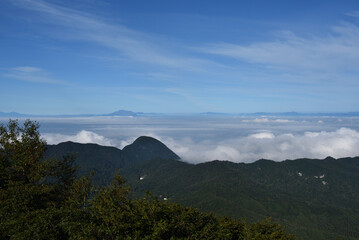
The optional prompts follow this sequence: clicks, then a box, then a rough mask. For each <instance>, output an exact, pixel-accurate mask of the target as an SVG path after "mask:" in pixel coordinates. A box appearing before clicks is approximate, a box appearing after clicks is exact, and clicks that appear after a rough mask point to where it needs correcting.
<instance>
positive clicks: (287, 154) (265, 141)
mask: <svg viewBox="0 0 359 240" xmlns="http://www.w3.org/2000/svg"><path fill="white" fill-rule="evenodd" d="M147 135H149V136H152V137H155V138H157V139H159V140H160V141H162V142H163V143H165V144H166V145H167V146H168V147H169V148H170V149H171V150H173V151H174V152H175V153H176V154H178V155H179V156H180V157H181V158H182V160H183V161H186V162H189V163H201V162H208V161H212V160H228V161H232V162H246V163H250V162H254V161H256V160H259V159H270V160H274V161H283V160H286V159H299V158H315V159H323V158H325V157H327V156H331V157H334V158H341V157H354V156H359V148H358V146H359V132H358V131H356V130H353V129H349V128H340V129H337V130H335V131H318V132H304V133H302V134H292V133H283V134H277V135H276V134H273V133H271V132H268V131H265V132H259V133H255V134H249V135H247V136H242V137H238V138H230V139H226V140H221V141H218V142H216V141H215V140H206V141H197V142H196V141H194V140H192V139H191V138H188V137H187V138H182V139H174V138H170V137H166V136H158V135H156V134H147ZM43 137H44V138H45V139H46V140H47V142H48V143H49V144H57V143H60V142H64V141H74V142H79V143H97V144H100V145H105V146H116V147H118V148H123V147H124V146H126V145H128V144H130V143H132V142H133V141H134V140H135V138H133V137H131V138H128V139H125V140H122V141H118V140H114V139H109V138H106V137H104V136H101V135H99V134H97V133H94V132H91V131H85V130H82V131H80V132H78V133H77V134H76V135H64V134H50V133H46V134H43Z"/></svg>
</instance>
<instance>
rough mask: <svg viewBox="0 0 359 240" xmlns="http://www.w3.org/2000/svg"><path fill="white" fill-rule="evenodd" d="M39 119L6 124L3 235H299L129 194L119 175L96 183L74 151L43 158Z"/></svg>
mask: <svg viewBox="0 0 359 240" xmlns="http://www.w3.org/2000/svg"><path fill="white" fill-rule="evenodd" d="M38 127H39V126H38V124H37V123H34V122H31V121H26V122H25V124H24V127H20V126H19V125H18V122H17V121H10V122H9V124H8V125H7V126H3V125H1V126H0V160H1V166H0V167H1V168H0V176H1V179H0V220H1V222H0V239H243V240H248V239H268V240H272V239H282V240H291V239H295V238H294V237H293V236H291V235H288V234H286V233H285V232H284V231H283V230H282V228H281V227H280V226H279V225H278V224H273V223H270V222H269V221H265V222H261V223H256V224H247V223H245V222H244V221H240V220H235V219H231V218H225V217H222V218H218V217H215V216H214V215H212V214H209V213H203V212H200V211H198V210H196V209H194V208H190V207H183V206H181V205H179V204H175V203H171V202H164V201H162V200H159V199H157V198H155V197H153V196H151V195H148V196H146V197H144V198H141V199H133V198H130V197H129V194H130V189H129V187H127V186H126V184H125V181H124V180H123V179H122V178H121V177H120V176H115V178H114V179H113V181H112V183H111V184H110V185H109V186H103V187H100V188H95V187H94V186H93V185H92V183H91V181H92V177H93V176H89V177H81V178H78V179H76V178H75V175H74V174H75V169H74V168H73V166H72V163H73V162H74V159H73V158H72V157H70V156H66V157H64V158H63V159H61V160H58V159H56V158H52V159H46V160H45V159H44V158H43V156H42V154H43V151H44V148H45V142H44V141H43V140H42V139H41V138H40V135H39V132H38Z"/></svg>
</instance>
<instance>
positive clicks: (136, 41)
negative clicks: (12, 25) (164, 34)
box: [12, 0, 214, 70]
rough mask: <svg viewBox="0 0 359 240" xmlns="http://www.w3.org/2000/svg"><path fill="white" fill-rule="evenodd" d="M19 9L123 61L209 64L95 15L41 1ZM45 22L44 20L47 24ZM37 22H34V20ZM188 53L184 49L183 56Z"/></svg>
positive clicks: (192, 66)
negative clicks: (107, 50) (114, 54)
mask: <svg viewBox="0 0 359 240" xmlns="http://www.w3.org/2000/svg"><path fill="white" fill-rule="evenodd" d="M12 3H14V4H15V5H16V6H18V7H20V8H25V9H28V10H31V11H35V12H38V13H39V14H41V15H39V16H41V17H42V19H41V20H40V22H42V23H46V24H54V25H56V26H59V27H63V29H62V31H61V37H63V38H66V39H67V40H68V39H72V40H80V41H86V42H92V43H96V44H98V45H100V46H103V47H107V48H110V49H112V50H115V51H116V52H117V53H119V54H120V56H121V58H123V57H125V58H128V59H130V60H134V61H138V62H141V63H148V64H156V65H160V66H162V67H163V66H164V67H171V68H182V69H185V70H200V69H202V66H203V65H207V64H211V65H213V64H214V63H213V62H211V61H208V60H204V59H199V58H192V57H183V56H182V55H181V54H177V53H178V52H177V53H174V51H172V50H168V49H166V47H165V46H166V45H165V44H163V43H164V41H162V40H159V39H156V37H154V36H151V35H149V34H145V33H142V32H139V31H135V30H132V29H129V28H128V27H126V26H124V25H122V24H118V23H116V24H112V23H109V22H108V21H106V20H104V18H100V17H98V16H95V15H91V14H89V13H86V12H81V11H78V10H74V9H71V8H67V7H64V6H60V5H56V4H51V3H49V2H46V1H41V0H37V1H34V0H26V1H24V0H14V1H12ZM44 19H45V20H44ZM32 20H34V19H32ZM184 50H185V49H184V48H183V49H182V52H183V51H184Z"/></svg>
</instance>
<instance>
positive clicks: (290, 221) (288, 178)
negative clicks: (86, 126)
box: [45, 137, 359, 240]
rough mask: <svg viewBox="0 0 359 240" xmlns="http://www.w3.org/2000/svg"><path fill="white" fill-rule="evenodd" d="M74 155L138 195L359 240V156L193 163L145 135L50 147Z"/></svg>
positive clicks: (299, 231) (309, 235) (102, 178)
mask: <svg viewBox="0 0 359 240" xmlns="http://www.w3.org/2000/svg"><path fill="white" fill-rule="evenodd" d="M69 153H70V154H72V153H77V155H78V156H77V160H76V163H77V164H78V165H79V166H80V170H79V173H80V174H88V173H89V172H91V171H92V170H94V171H96V172H97V174H96V175H95V179H94V181H95V182H96V183H98V184H108V183H109V182H110V180H111V178H112V176H113V175H114V174H115V172H116V171H117V172H118V173H120V174H121V175H122V176H124V177H125V178H126V179H127V181H128V183H129V185H130V186H131V187H132V191H133V192H134V196H133V197H139V196H143V194H144V192H145V191H146V190H149V191H151V192H152V193H153V194H155V195H156V196H158V197H160V198H162V199H169V200H170V201H176V202H179V203H182V204H184V205H191V206H194V207H197V208H199V209H201V210H205V211H212V212H214V213H215V214H218V215H228V216H232V217H238V218H243V219H246V220H247V221H257V220H261V219H263V218H266V217H272V218H273V220H275V221H278V222H280V223H281V224H282V225H284V226H286V228H287V229H288V231H289V232H291V233H295V234H296V235H297V236H298V237H299V239H308V240H309V239H317V240H321V239H335V238H336V237H340V238H341V239H359V191H358V189H359V157H355V158H342V159H334V158H330V157H328V158H326V159H323V160H317V159H298V160H287V161H283V162H274V161H271V160H259V161H257V162H255V163H251V164H244V163H233V162H228V161H212V162H206V163H201V164H197V165H193V164H188V163H185V162H182V161H180V158H179V157H178V156H177V155H176V154H175V153H174V152H173V151H171V150H170V149H169V148H168V147H166V146H165V145H164V144H163V143H161V142H160V141H158V140H156V139H154V138H151V137H139V138H138V139H137V140H135V141H134V142H133V143H132V144H130V145H128V146H126V147H125V148H123V149H122V150H120V149H117V148H114V147H104V146H99V145H96V144H79V143H73V142H65V143H60V144H58V145H49V146H48V148H47V151H46V154H45V155H46V157H53V156H57V157H61V156H63V155H65V154H69Z"/></svg>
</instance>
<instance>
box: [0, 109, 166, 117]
mask: <svg viewBox="0 0 359 240" xmlns="http://www.w3.org/2000/svg"><path fill="white" fill-rule="evenodd" d="M158 115H162V114H159V113H143V112H132V111H127V110H118V111H115V112H113V113H105V114H61V115H36V114H22V113H17V112H7V113H6V112H0V117H13V118H30V117H96V116H119V117H121V116H122V117H138V116H158Z"/></svg>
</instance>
